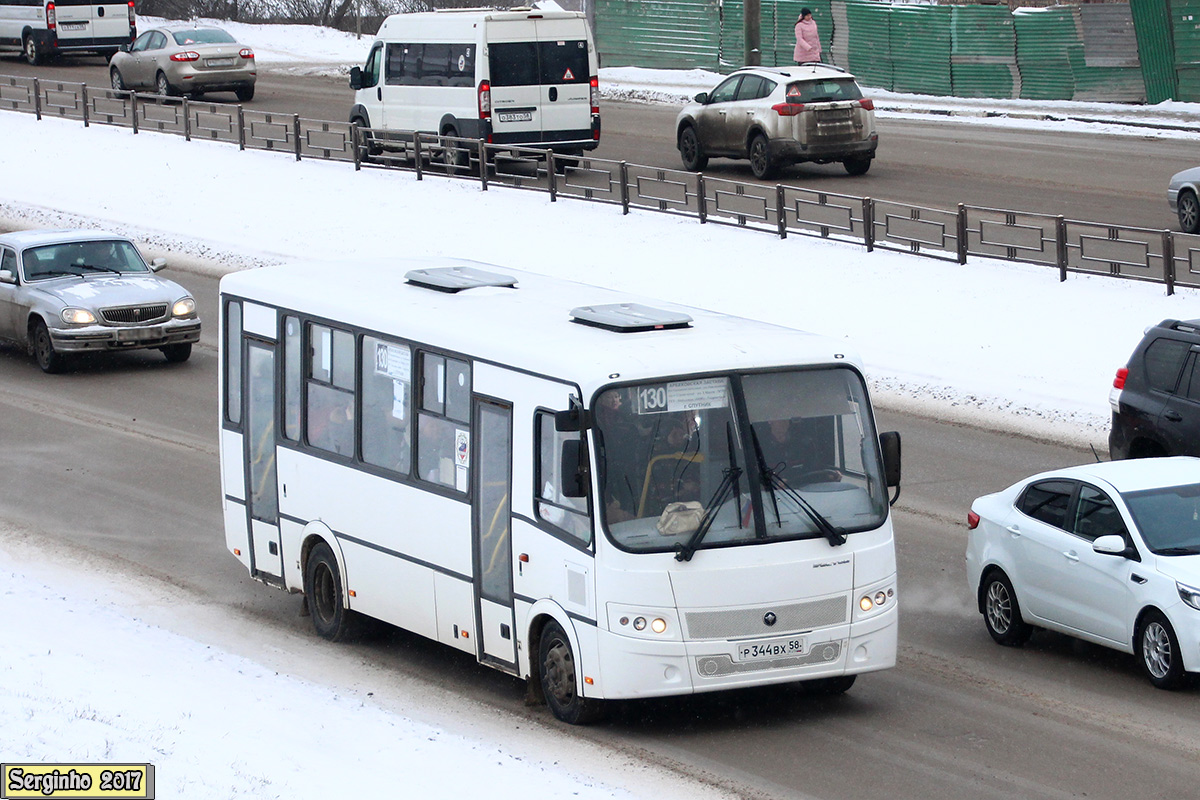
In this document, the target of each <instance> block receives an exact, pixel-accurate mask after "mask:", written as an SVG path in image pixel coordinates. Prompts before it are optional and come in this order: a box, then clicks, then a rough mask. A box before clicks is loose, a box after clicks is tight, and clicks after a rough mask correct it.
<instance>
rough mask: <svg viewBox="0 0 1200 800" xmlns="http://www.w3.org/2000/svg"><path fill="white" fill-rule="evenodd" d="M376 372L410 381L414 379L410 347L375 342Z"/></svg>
mask: <svg viewBox="0 0 1200 800" xmlns="http://www.w3.org/2000/svg"><path fill="white" fill-rule="evenodd" d="M375 374H377V375H386V376H388V377H389V378H391V379H392V380H396V381H404V382H405V383H408V382H409V381H411V380H412V363H411V359H410V358H409V353H408V348H407V347H402V346H400V345H395V344H388V343H387V342H376V343H375Z"/></svg>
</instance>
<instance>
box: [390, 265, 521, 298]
mask: <svg viewBox="0 0 1200 800" xmlns="http://www.w3.org/2000/svg"><path fill="white" fill-rule="evenodd" d="M404 277H405V279H406V280H407V281H408V282H409V283H412V284H416V285H417V286H424V287H425V288H426V289H435V290H437V291H439V292H450V293H454V292H461V291H463V290H464V289H477V288H479V287H481V286H502V287H505V288H509V289H515V288H516V286H517V279H516V278H514V277H512V276H511V275H502V274H500V273H499V272H488V271H487V270H482V269H476V268H475V267H431V268H429V269H414V270H410V271H409V272H407V273H405V275H404Z"/></svg>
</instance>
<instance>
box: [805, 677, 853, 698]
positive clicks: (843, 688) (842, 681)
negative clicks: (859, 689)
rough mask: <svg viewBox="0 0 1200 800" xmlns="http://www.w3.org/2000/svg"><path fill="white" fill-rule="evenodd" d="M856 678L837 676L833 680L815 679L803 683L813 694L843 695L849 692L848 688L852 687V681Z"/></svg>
mask: <svg viewBox="0 0 1200 800" xmlns="http://www.w3.org/2000/svg"><path fill="white" fill-rule="evenodd" d="M857 677H858V676H857V675H838V676H836V677H833V678H817V679H816V680H811V681H805V682H804V685H805V688H807V689H808V690H809V691H811V692H813V693H814V694H828V695H837V694H845V693H846V692H848V691H850V687H851V686H853V685H854V679H855V678H857Z"/></svg>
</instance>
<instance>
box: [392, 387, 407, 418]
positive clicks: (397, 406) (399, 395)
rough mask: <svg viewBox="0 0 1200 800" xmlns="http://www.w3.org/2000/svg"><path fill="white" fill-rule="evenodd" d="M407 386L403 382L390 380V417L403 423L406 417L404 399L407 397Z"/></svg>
mask: <svg viewBox="0 0 1200 800" xmlns="http://www.w3.org/2000/svg"><path fill="white" fill-rule="evenodd" d="M407 389H408V385H407V384H405V383H404V381H400V380H395V379H393V380H392V416H393V417H395V418H396V419H398V420H401V421H403V420H404V419H406V418H407V417H408V409H407V406H406V405H405V398H406V397H407V396H408V391H407Z"/></svg>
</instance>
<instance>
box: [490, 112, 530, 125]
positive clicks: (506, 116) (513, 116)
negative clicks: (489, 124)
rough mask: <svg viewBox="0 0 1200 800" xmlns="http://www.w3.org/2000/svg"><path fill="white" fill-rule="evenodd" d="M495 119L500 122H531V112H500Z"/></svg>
mask: <svg viewBox="0 0 1200 800" xmlns="http://www.w3.org/2000/svg"><path fill="white" fill-rule="evenodd" d="M496 117H497V118H498V119H499V120H500V121H501V122H533V112H532V111H500V112H498V113H497V114H496Z"/></svg>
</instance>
